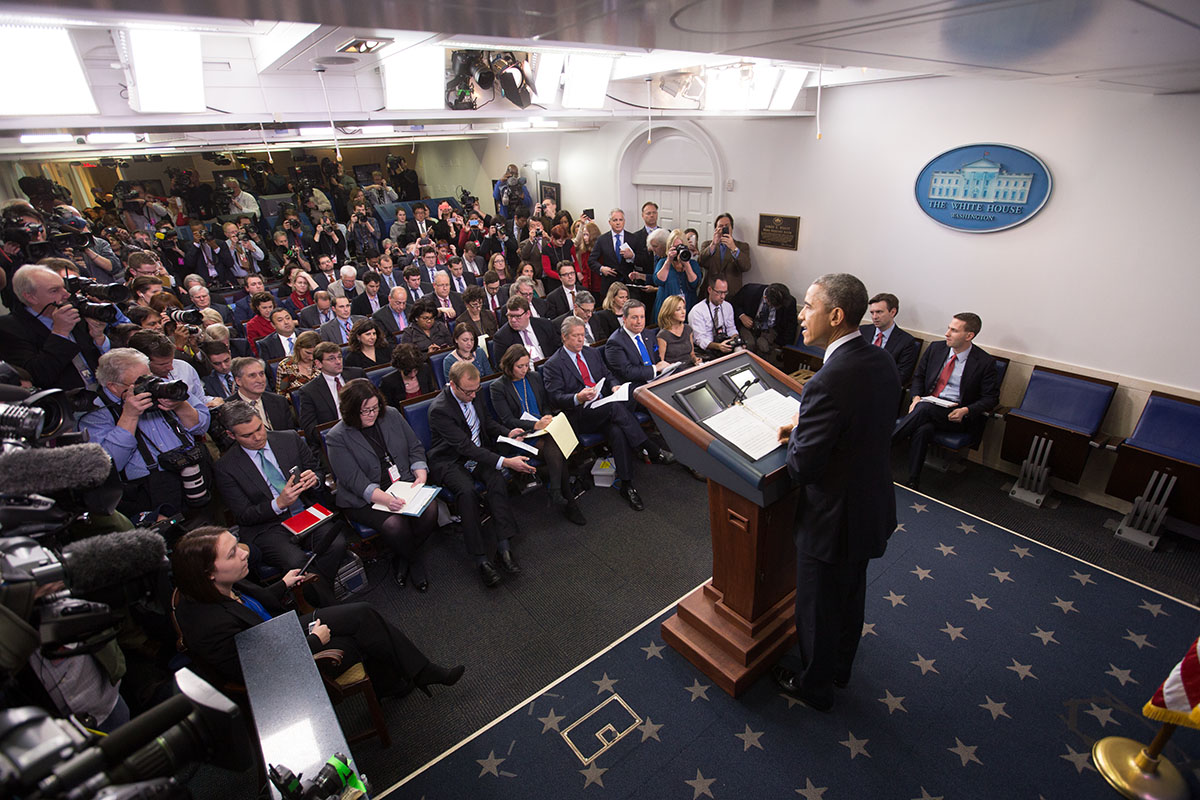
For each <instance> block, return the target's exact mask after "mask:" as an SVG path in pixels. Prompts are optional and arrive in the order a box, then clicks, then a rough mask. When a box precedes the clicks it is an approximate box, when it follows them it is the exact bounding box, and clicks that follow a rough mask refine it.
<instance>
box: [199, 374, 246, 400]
mask: <svg viewBox="0 0 1200 800" xmlns="http://www.w3.org/2000/svg"><path fill="white" fill-rule="evenodd" d="M224 378H225V376H224V375H218V374H217V373H215V372H210V373H208V374H207V375H205V376H204V377H203V378H201V379H200V383H201V384H202V385H203V386H204V394H205V395H206V396H207V397H219V398H221V399H222V400H227V399H229V397H230V395H232V394H233V393H234V392H236V391H237V386H236V385H232V381H233V374H232V373H230V375H229V380H230V383H231V388H228V389H227V388H226V387H225V380H224Z"/></svg>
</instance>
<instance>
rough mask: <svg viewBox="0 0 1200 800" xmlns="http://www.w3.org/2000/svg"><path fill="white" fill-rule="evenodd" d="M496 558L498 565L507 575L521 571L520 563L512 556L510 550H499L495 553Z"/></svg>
mask: <svg viewBox="0 0 1200 800" xmlns="http://www.w3.org/2000/svg"><path fill="white" fill-rule="evenodd" d="M496 560H497V561H499V562H500V567H501V569H503V570H504V571H505V572H507V573H508V574H509V575H518V574H520V572H521V565H520V564H518V563H517V560H516V559H515V558H513V554H512V550H501V551H500V552H499V553H497V554H496Z"/></svg>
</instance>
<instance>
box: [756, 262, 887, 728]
mask: <svg viewBox="0 0 1200 800" xmlns="http://www.w3.org/2000/svg"><path fill="white" fill-rule="evenodd" d="M866 310H867V289H866V287H865V286H864V285H863V283H862V281H860V280H859V279H858V278H856V277H854V276H853V275H848V274H844V273H843V274H830V275H823V276H821V277H820V278H817V280H816V281H815V282H813V284H812V285H811V286H809V287H808V292H807V293H806V294H805V296H804V306H803V308H802V310H801V311H800V322H801V324H802V325H803V326H804V343H805V344H806V345H813V346H817V347H824V348H825V363H824V365H823V366H822V367H821V369H820V370H819V371H818V372H817V373H816V375H815V376H813V378H812V379H811V380H809V381H808V383H807V384H805V386H804V392H803V394H802V395H801V398H800V410H799V412H798V413H797V415H796V420H795V423H794V424H793V426H792V427H791V429H790V430H788V429H787V428H784V429H783V430H781V431H780V437H781V440H782V439H783V438H784V437H786V438H787V470H788V475H789V476H790V477H791V480H792V482H793V485H795V486H797V487H798V488H799V489H800V491H801V495H800V500H799V503H798V506H797V511H796V523H795V531H794V538H795V542H796V634H797V638H798V646H799V650H800V663H801V665H802V668H801V670H800V671H799V672H793V671H791V670H788V669H786V668H784V667H782V666H779V667H776V668H775V669H774V670H773V673H772V674H773V676H774V678H775V680H776V681H777V682H778V683H779V685H780V687H781V688H782V689H783V690H784V691H785V692H787V693H788V694H789V695H791V696H792V697H795V698H796V699H798V700H801V701H802V702H804V703H805V704H807V705H809V706H811V707H812V708H814V709H816V710H818V711H828V710H830V709H831V708H832V707H833V689H834V687H835V686H837V687H844V686H846V684H847V683H848V682H849V680H850V670H851V667H852V665H853V663H854V654H855V652H856V651H857V649H858V642H859V639H860V638H861V635H862V624H863V606H864V602H865V597H866V584H867V579H866V576H867V562H868V561H869V560H870V559H872V558H878V557H879V556H881V555H883V551H884V549H885V548H886V547H887V540H888V537H889V536H891V534H892V531H894V530H895V529H896V495H895V491H894V489H893V486H892V477H891V458H890V453H891V436H892V429H893V427H894V425H895V419H896V398H897V397H898V396H899V394H900V376H899V373H898V372H897V371H896V364H895V362H894V361H893V359H892V357H891V356H890V355H888V353H887V352H885V351H884V350H883V349H882V348H879V347H874V346H872V345H871V344H870V343H869V342H867V341H866V340H865V339H863V337H862V335H861V334H859V332H858V323H859V321H860V320H861V319H862V317H863V314H864V313H866Z"/></svg>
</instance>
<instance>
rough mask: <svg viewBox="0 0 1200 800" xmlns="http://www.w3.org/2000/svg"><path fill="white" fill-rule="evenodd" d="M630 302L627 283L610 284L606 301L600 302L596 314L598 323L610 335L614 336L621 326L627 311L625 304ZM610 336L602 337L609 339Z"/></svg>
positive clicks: (605, 296)
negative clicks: (622, 316)
mask: <svg viewBox="0 0 1200 800" xmlns="http://www.w3.org/2000/svg"><path fill="white" fill-rule="evenodd" d="M628 302H629V288H628V287H627V286H625V284H623V283H620V282H617V283H613V284H610V285H609V287H608V289H607V293H606V294H605V295H604V301H603V302H602V303H600V310H599V311H597V312H596V316H595V320H596V324H597V325H599V326H600V328H601V329H602V330H605V331H607V332H608V336H612V335H613V334H614V333H616V331H617V329H618V328H620V327H621V321H622V320H621V315H622V314H624V313H625V304H626V303H628ZM608 336H602V337H600V338H602V339H607V338H608Z"/></svg>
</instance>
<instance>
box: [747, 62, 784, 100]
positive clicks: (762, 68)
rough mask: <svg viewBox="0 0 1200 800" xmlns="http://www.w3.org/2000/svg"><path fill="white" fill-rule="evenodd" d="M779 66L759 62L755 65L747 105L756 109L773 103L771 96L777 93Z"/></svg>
mask: <svg viewBox="0 0 1200 800" xmlns="http://www.w3.org/2000/svg"><path fill="white" fill-rule="evenodd" d="M782 71H783V70H781V69H780V68H779V67H772V66H771V65H770V64H763V63H758V64H755V65H754V77H753V79H752V80H751V82H750V86H749V87H748V88H749V95H748V97H747V105H748V106H749V107H750V108H752V109H754V110H756V111H759V110H762V109H765V108H766V107H767V106H769V105H771V96H772V95H773V94H774V93H775V84H777V83H779V73H780V72H782Z"/></svg>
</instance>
